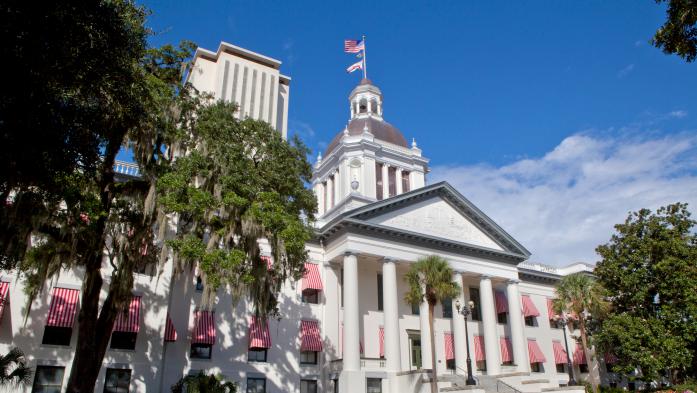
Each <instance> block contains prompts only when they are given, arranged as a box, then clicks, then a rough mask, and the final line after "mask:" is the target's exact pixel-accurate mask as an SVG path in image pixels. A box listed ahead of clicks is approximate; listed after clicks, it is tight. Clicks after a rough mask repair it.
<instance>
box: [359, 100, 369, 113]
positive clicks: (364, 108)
mask: <svg viewBox="0 0 697 393" xmlns="http://www.w3.org/2000/svg"><path fill="white" fill-rule="evenodd" d="M366 112H368V100H366V99H365V98H361V101H360V102H359V103H358V113H366Z"/></svg>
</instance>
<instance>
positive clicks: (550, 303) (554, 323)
mask: <svg viewBox="0 0 697 393" xmlns="http://www.w3.org/2000/svg"><path fill="white" fill-rule="evenodd" d="M547 316H548V318H549V325H550V327H552V328H554V329H561V328H563V327H564V326H563V324H562V323H561V322H560V321H558V320H556V319H555V318H558V317H559V314H557V313H555V312H554V299H551V298H547Z"/></svg>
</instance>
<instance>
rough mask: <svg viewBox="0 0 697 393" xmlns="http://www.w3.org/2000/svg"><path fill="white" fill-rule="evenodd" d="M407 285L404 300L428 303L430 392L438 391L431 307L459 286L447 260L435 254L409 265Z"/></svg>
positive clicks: (454, 292) (458, 288)
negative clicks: (454, 279) (430, 368)
mask: <svg viewBox="0 0 697 393" xmlns="http://www.w3.org/2000/svg"><path fill="white" fill-rule="evenodd" d="M404 280H405V281H406V282H407V284H408V285H409V291H408V292H407V293H406V295H404V300H405V301H406V302H407V303H411V304H412V305H414V306H416V305H420V304H421V302H423V301H424V300H426V302H427V303H428V328H429V329H428V330H429V331H430V333H431V337H430V338H431V367H432V368H433V370H432V371H431V374H432V378H431V393H437V392H438V378H437V376H436V344H435V339H434V334H433V309H434V308H435V307H436V304H437V303H438V302H442V301H443V300H444V299H452V298H454V297H455V296H457V295H458V293H460V286H459V285H458V284H457V283H456V282H453V269H451V268H450V266H449V265H448V262H447V261H446V260H445V259H443V258H441V257H439V256H437V255H431V256H428V257H425V258H421V259H419V260H418V261H416V263H414V264H413V265H411V269H410V270H409V272H407V274H406V276H404Z"/></svg>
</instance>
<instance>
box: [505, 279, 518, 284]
mask: <svg viewBox="0 0 697 393" xmlns="http://www.w3.org/2000/svg"><path fill="white" fill-rule="evenodd" d="M506 284H509V285H518V284H520V280H519V279H517V278H512V279H510V280H508V281H506Z"/></svg>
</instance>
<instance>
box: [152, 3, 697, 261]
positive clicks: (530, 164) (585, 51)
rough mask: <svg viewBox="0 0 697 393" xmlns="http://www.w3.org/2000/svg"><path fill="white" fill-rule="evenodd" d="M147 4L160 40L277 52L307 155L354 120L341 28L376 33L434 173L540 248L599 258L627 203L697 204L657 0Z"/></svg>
mask: <svg viewBox="0 0 697 393" xmlns="http://www.w3.org/2000/svg"><path fill="white" fill-rule="evenodd" d="M145 4H146V5H147V6H148V7H149V8H150V9H151V10H152V12H153V15H152V16H151V17H150V21H149V24H150V27H152V28H153V29H154V30H155V31H156V32H157V33H158V34H157V35H156V36H155V37H153V39H152V44H153V45H159V44H162V43H169V42H177V41H179V40H181V39H189V40H192V41H194V42H196V43H197V44H199V45H200V46H202V47H205V48H208V49H212V50H215V49H217V47H218V44H219V42H220V41H221V40H224V41H228V42H230V43H233V44H235V45H239V46H242V47H244V48H248V49H250V50H253V51H256V52H260V53H263V54H265V55H268V56H271V57H274V58H277V59H279V60H281V61H282V62H283V65H282V66H281V71H282V72H283V73H284V74H286V75H289V76H290V77H291V78H292V84H291V99H290V113H289V129H290V132H291V133H297V134H299V135H300V136H301V137H302V139H303V140H304V141H305V143H306V144H307V145H308V146H309V147H310V148H311V149H312V150H313V152H314V153H313V156H316V154H317V151H318V150H324V147H325V146H326V144H327V142H328V141H330V140H331V138H332V137H333V136H334V135H335V134H336V133H337V132H338V131H339V130H340V129H342V128H343V126H344V124H345V123H346V122H347V120H348V116H349V112H348V101H347V95H348V93H349V92H350V90H351V89H352V87H353V86H354V85H355V84H356V83H358V81H359V78H360V76H359V75H358V73H354V74H351V75H348V74H346V72H345V68H346V67H347V66H348V65H350V64H351V63H353V62H354V61H355V60H354V57H352V56H351V55H348V54H345V53H343V51H342V45H343V40H344V39H345V38H358V37H360V35H361V34H365V35H367V37H368V39H367V46H368V74H369V75H368V76H369V78H370V79H372V80H373V82H374V83H375V84H376V85H378V86H379V87H380V88H381V89H382V91H383V93H384V96H385V105H384V113H385V118H386V120H387V121H389V122H391V123H392V124H394V125H395V126H397V127H398V128H399V129H401V130H402V132H403V133H404V134H405V136H406V137H407V138H408V139H411V138H412V137H414V138H416V140H417V142H418V143H419V146H420V147H421V148H422V149H423V151H424V155H426V156H427V157H429V158H430V159H431V166H432V169H433V172H432V174H431V180H432V181H436V180H448V181H450V182H451V183H453V184H454V185H456V186H457V187H458V188H459V189H460V191H462V192H463V194H464V195H465V196H467V197H468V198H470V199H472V200H473V202H475V203H476V204H478V205H480V207H482V208H483V210H484V211H485V212H486V213H488V214H489V215H491V216H492V217H493V218H494V219H496V220H498V221H499V222H500V223H501V224H502V225H503V227H504V228H506V229H507V230H509V231H510V232H511V233H512V234H513V235H514V236H516V237H517V238H518V239H519V240H520V241H521V242H522V243H523V244H524V245H526V246H527V247H528V248H529V249H531V251H533V258H532V259H533V260H536V261H539V262H544V263H550V264H555V265H564V264H566V263H569V262H573V261H576V260H583V261H586V262H593V261H594V260H595V258H596V257H595V255H594V253H593V249H594V247H595V245H597V244H599V243H600V242H604V241H607V239H608V238H609V235H610V233H611V230H612V224H613V223H616V222H619V221H622V220H623V219H624V217H625V216H626V213H627V212H628V211H629V210H634V209H638V208H641V207H650V208H655V207H657V206H659V205H662V204H665V203H668V202H673V201H676V200H682V201H687V202H692V205H693V206H697V199H695V196H694V195H695V194H697V179H696V177H695V176H696V175H695V174H696V173H697V163H696V162H695V161H696V158H695V157H697V141H696V140H695V135H697V120H696V119H697V63H694V64H687V63H685V62H684V61H683V60H682V59H680V58H678V57H676V56H667V55H664V54H663V53H662V52H661V51H660V50H658V49H656V48H654V47H652V46H651V45H650V44H649V43H648V42H649V40H650V38H651V36H652V34H653V32H654V31H655V30H656V28H657V27H658V26H660V25H661V24H662V22H663V20H664V17H665V9H664V8H663V6H659V5H657V4H656V3H655V2H654V1H652V0H628V1H612V2H607V1H584V2H558V1H538V2H533V1H527V2H494V1H486V2H485V1H476V2H475V1H442V2H410V1H409V2H408V1H380V2H376V1H371V2H361V1H354V2H326V1H316V2H314V1H312V2H308V1H249V2H231V1H210V2H204V1H147V2H145ZM661 149H663V150H661ZM618 176H619V178H618ZM632 190H633V191H632ZM541 191H545V192H544V193H541ZM593 198H598V200H594V199H593ZM591 201H593V203H591ZM610 201H612V202H610ZM692 210H693V211H694V212H696V213H697V210H695V209H694V207H693V209H692ZM583 228H586V229H583ZM584 230H585V231H586V232H583V231H584ZM580 232H583V233H580Z"/></svg>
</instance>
